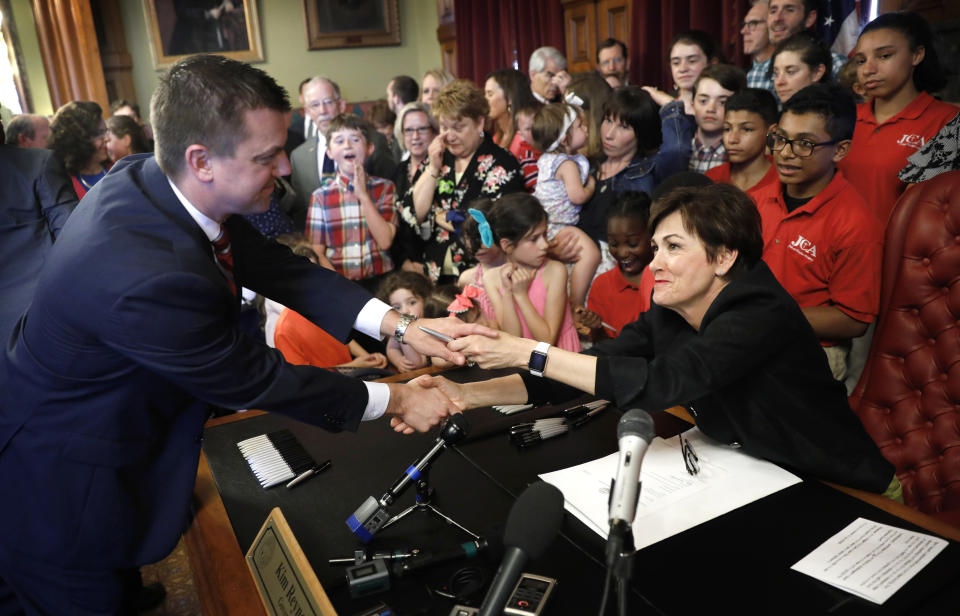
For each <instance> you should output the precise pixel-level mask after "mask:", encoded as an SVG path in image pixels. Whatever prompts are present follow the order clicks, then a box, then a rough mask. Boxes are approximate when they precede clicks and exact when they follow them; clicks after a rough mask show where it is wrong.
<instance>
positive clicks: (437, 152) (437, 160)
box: [427, 135, 446, 178]
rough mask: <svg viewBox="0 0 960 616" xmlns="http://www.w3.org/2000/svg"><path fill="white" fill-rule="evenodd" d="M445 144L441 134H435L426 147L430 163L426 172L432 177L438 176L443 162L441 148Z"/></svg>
mask: <svg viewBox="0 0 960 616" xmlns="http://www.w3.org/2000/svg"><path fill="white" fill-rule="evenodd" d="M445 147H446V144H445V143H444V141H443V135H437V136H436V137H434V138H433V141H431V142H430V147H428V148H427V155H428V156H429V157H430V164H429V165H428V166H427V173H429V174H430V175H432V176H433V177H435V178H436V177H440V168H441V166H442V164H443V150H444V148H445Z"/></svg>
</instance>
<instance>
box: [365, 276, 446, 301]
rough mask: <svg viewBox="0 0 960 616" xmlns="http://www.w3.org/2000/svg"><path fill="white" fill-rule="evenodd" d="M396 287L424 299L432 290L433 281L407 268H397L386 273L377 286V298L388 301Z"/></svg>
mask: <svg viewBox="0 0 960 616" xmlns="http://www.w3.org/2000/svg"><path fill="white" fill-rule="evenodd" d="M397 289H408V290H409V291H410V293H412V294H413V295H415V296H417V297H419V298H420V299H421V300H424V301H425V300H426V299H427V297H428V296H429V295H430V293H431V292H432V291H433V283H432V282H431V281H430V279H429V278H427V277H426V276H424V275H423V274H420V273H418V272H410V271H407V270H397V271H394V272H391V273H389V274H387V276H386V278H384V279H383V280H382V281H381V282H380V286H379V287H377V298H379V299H380V301H383V302H386V303H388V304H389V303H390V296H391V295H393V292H394V291H396V290H397Z"/></svg>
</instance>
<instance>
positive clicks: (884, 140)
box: [839, 12, 957, 227]
mask: <svg viewBox="0 0 960 616" xmlns="http://www.w3.org/2000/svg"><path fill="white" fill-rule="evenodd" d="M854 61H855V62H856V64H857V80H858V82H859V83H860V85H861V86H863V88H864V94H865V96H866V97H868V98H869V99H870V101H869V102H866V103H861V104H859V105H858V106H857V125H856V129H855V130H854V133H853V145H852V146H851V147H850V153H849V154H848V155H847V157H846V158H844V159H843V160H842V161H840V163H839V167H840V170H841V171H842V172H843V174H844V175H845V176H847V179H848V180H849V181H850V183H851V184H853V185H854V187H855V188H856V189H857V190H858V191H859V192H860V194H861V195H862V196H863V198H864V201H866V202H867V204H868V205H869V206H870V208H871V210H872V211H873V212H874V214H876V216H877V219H878V220H879V221H880V224H881V226H882V227H886V224H887V219H888V218H889V217H890V212H891V211H892V210H893V206H894V204H895V203H896V201H897V198H898V197H899V196H900V194H901V193H902V192H903V190H904V189H905V188H906V184H904V183H903V182H901V181H900V179H899V178H897V172H899V171H900V169H902V168H903V167H904V165H906V163H907V157H908V156H910V155H911V154H913V153H914V152H916V151H917V150H919V149H920V148H921V147H922V146H923V144H924V143H926V141H927V140H928V139H930V138H931V137H933V136H934V135H936V134H937V131H939V130H940V129H941V128H942V127H943V126H944V124H946V123H947V122H949V121H950V120H951V119H952V118H953V117H954V116H955V115H957V108H956V107H954V106H953V105H949V104H947V103H943V102H940V101H937V100H936V99H934V98H933V97H932V96H930V94H929V92H936V91H938V90H939V89H941V88H942V87H943V86H944V85H945V84H946V77H944V71H943V68H942V67H941V65H940V60H939V58H938V57H937V52H936V49H935V48H934V45H933V32H932V31H931V30H930V25H929V24H928V23H927V22H926V20H925V19H924V18H923V17H921V16H920V15H918V14H916V13H911V12H901V13H885V14H883V15H880V16H879V17H877V18H876V19H874V20H873V21H871V22H870V23H869V24H867V25H866V27H865V28H864V29H863V32H862V33H861V34H860V38H859V40H858V41H857V49H856V55H855V56H854Z"/></svg>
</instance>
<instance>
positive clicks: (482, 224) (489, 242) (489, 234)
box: [467, 208, 493, 248]
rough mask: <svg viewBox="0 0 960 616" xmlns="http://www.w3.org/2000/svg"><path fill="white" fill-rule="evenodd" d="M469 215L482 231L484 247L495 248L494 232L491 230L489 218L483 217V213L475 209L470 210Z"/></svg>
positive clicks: (481, 240) (481, 236) (481, 237)
mask: <svg viewBox="0 0 960 616" xmlns="http://www.w3.org/2000/svg"><path fill="white" fill-rule="evenodd" d="M467 213H468V214H470V216H471V217H472V218H473V219H474V220H476V221H477V228H478V230H479V231H480V242H481V243H482V244H483V247H484V248H490V247H491V246H493V231H492V230H491V229H490V223H489V222H487V217H486V216H484V215H483V212H481V211H480V210H476V209H474V208H469V209H468V210H467Z"/></svg>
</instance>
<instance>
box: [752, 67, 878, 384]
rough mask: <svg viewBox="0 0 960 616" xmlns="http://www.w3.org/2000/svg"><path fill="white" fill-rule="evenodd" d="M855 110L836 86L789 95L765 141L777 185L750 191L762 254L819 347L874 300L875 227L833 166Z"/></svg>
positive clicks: (840, 361) (862, 319)
mask: <svg viewBox="0 0 960 616" xmlns="http://www.w3.org/2000/svg"><path fill="white" fill-rule="evenodd" d="M855 114H856V110H855V106H854V103H853V99H852V98H850V95H849V94H847V93H846V92H844V91H843V90H841V89H840V88H839V87H837V86H833V85H824V84H814V85H811V86H808V87H806V88H804V89H803V90H800V91H799V92H797V93H796V94H794V95H793V96H792V97H791V98H790V100H789V101H787V102H786V103H785V104H784V109H783V115H782V116H781V118H780V123H779V125H778V126H777V129H776V131H775V132H774V133H771V138H770V140H769V141H770V147H771V149H772V150H773V153H774V154H773V157H774V163H775V164H776V166H777V173H778V175H779V177H780V183H781V185H782V186H771V187H769V188H767V189H764V190H763V191H761V193H760V194H759V195H758V196H757V208H758V209H759V211H760V217H761V219H762V221H763V240H764V253H763V260H764V261H765V262H766V263H767V265H768V266H769V267H770V269H771V270H772V271H773V273H774V275H776V277H777V279H778V280H779V281H780V284H782V285H783V287H784V288H785V289H786V290H787V291H788V292H789V293H790V295H792V296H793V298H794V299H795V300H797V303H798V304H799V305H800V307H801V309H803V313H804V315H805V316H806V317H807V319H808V320H809V321H810V325H811V326H812V327H813V330H814V332H815V333H816V334H817V336H818V337H819V338H820V340H821V342H822V344H823V345H824V346H825V347H833V346H834V345H836V344H837V343H841V342H842V343H846V342H847V341H849V340H851V339H852V338H855V337H857V336H860V335H862V334H863V333H864V331H866V329H867V325H868V324H869V323H871V322H872V321H873V320H874V319H875V318H876V315H877V309H878V305H879V297H880V259H881V252H882V249H881V241H880V231H879V227H878V225H877V223H876V220H875V219H874V217H873V216H872V215H871V214H870V211H869V210H868V209H867V206H866V204H865V203H864V201H863V199H862V198H861V197H860V195H859V194H858V192H857V191H856V189H855V188H854V187H853V186H852V185H851V184H850V183H849V182H847V180H846V179H845V178H844V177H843V174H842V173H840V172H839V171H837V169H836V163H837V162H838V161H839V160H841V159H842V158H843V157H844V156H845V155H846V153H847V151H848V150H849V148H850V137H851V135H852V133H853V125H854V122H855V117H856V115H855ZM833 351H835V352H832V351H831V350H828V351H827V356H828V358H830V363H831V369H833V372H834V376H835V377H836V378H838V379H842V378H843V376H844V374H845V347H843V348H840V349H834V350H833Z"/></svg>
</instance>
